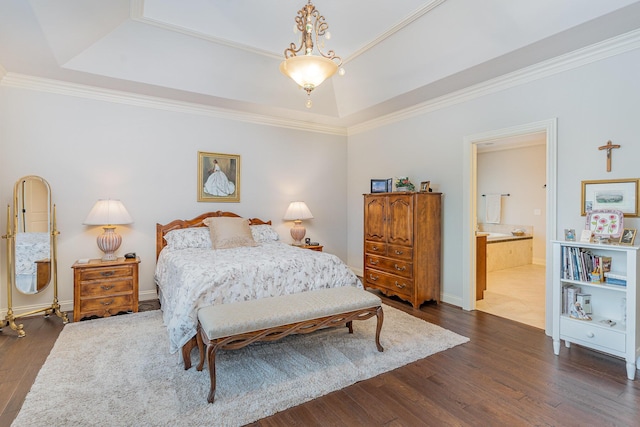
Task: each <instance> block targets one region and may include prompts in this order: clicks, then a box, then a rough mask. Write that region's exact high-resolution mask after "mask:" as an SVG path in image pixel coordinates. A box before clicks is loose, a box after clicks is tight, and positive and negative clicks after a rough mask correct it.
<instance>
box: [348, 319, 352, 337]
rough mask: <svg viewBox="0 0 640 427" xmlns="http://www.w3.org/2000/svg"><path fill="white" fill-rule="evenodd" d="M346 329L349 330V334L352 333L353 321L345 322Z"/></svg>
mask: <svg viewBox="0 0 640 427" xmlns="http://www.w3.org/2000/svg"><path fill="white" fill-rule="evenodd" d="M347 328H349V333H350V334H352V333H353V320H350V321H348V322H347Z"/></svg>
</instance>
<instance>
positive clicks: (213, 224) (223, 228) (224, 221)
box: [205, 217, 258, 249]
mask: <svg viewBox="0 0 640 427" xmlns="http://www.w3.org/2000/svg"><path fill="white" fill-rule="evenodd" d="M205 224H208V225H209V232H210V235H211V246H212V247H213V249H230V248H237V247H240V246H257V245H258V244H257V243H256V241H255V240H253V236H252V235H251V229H250V228H249V220H248V219H245V218H230V217H216V218H207V220H206V222H205Z"/></svg>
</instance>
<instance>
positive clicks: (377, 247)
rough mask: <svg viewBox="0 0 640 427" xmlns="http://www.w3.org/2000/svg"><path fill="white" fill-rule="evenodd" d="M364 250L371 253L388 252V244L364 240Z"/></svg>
mask: <svg viewBox="0 0 640 427" xmlns="http://www.w3.org/2000/svg"><path fill="white" fill-rule="evenodd" d="M364 251H365V252H367V253H370V254H379V255H386V254H387V245H386V244H385V243H380V242H369V241H367V242H364Z"/></svg>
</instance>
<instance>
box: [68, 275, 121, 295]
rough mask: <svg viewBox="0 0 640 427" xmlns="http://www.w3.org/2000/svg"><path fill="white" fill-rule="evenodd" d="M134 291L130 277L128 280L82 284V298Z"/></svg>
mask: <svg viewBox="0 0 640 427" xmlns="http://www.w3.org/2000/svg"><path fill="white" fill-rule="evenodd" d="M132 291H133V280H132V279H131V278H130V277H129V278H126V279H117V280H103V281H101V282H81V283H80V297H81V298H86V297H98V296H107V295H116V294H123V293H131V292H132Z"/></svg>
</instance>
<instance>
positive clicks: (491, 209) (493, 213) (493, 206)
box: [485, 194, 502, 224]
mask: <svg viewBox="0 0 640 427" xmlns="http://www.w3.org/2000/svg"><path fill="white" fill-rule="evenodd" d="M485 198H486V202H487V205H486V213H485V222H486V223H488V224H500V208H501V204H502V196H501V195H500V194H487V195H486V197H485Z"/></svg>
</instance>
